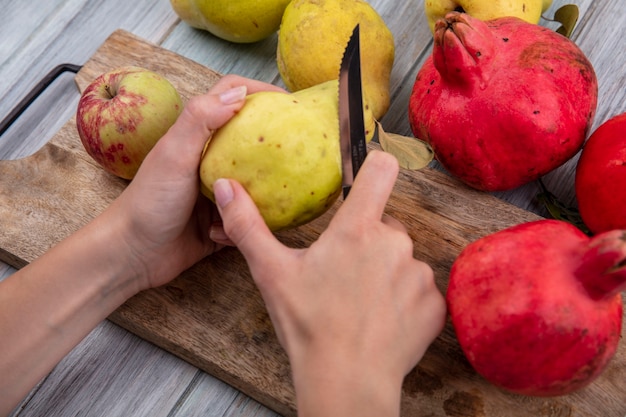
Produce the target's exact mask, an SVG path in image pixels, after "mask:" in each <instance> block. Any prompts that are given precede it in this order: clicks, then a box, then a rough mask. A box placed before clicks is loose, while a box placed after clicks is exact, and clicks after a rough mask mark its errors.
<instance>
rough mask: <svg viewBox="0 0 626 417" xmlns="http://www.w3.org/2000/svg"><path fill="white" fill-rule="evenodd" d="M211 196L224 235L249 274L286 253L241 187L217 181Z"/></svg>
mask: <svg viewBox="0 0 626 417" xmlns="http://www.w3.org/2000/svg"><path fill="white" fill-rule="evenodd" d="M213 193H214V195H215V202H216V205H217V208H218V210H219V212H220V216H221V218H222V222H223V225H224V232H225V233H226V235H227V236H228V238H229V239H230V240H231V241H232V242H233V243H234V244H235V246H237V248H238V249H239V250H240V251H241V253H242V254H243V256H244V257H245V258H246V261H247V262H248V265H249V266H250V269H251V270H252V271H254V270H256V269H257V268H259V267H262V265H265V264H267V262H268V261H269V260H270V259H272V258H276V257H277V256H279V255H278V254H279V253H280V252H281V251H284V250H286V247H285V246H283V244H282V243H280V242H279V241H278V240H277V239H276V237H274V235H273V234H272V232H271V231H270V229H269V228H268V227H267V224H265V220H263V217H261V214H260V213H259V210H258V208H257V207H256V205H255V204H254V201H252V198H250V196H249V195H248V193H247V192H246V190H245V189H244V188H243V187H242V186H241V184H239V183H238V182H237V181H234V180H230V179H223V178H222V179H218V180H217V181H215V183H214V184H213ZM268 254H271V255H268Z"/></svg>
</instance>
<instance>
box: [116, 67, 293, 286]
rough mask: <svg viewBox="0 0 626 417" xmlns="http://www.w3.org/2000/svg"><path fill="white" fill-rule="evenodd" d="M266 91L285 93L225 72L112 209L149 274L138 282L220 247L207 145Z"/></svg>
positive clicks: (161, 276)
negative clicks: (203, 174)
mask: <svg viewBox="0 0 626 417" xmlns="http://www.w3.org/2000/svg"><path fill="white" fill-rule="evenodd" d="M266 90H272V91H284V90H282V89H280V88H278V87H275V86H272V85H270V84H265V83H262V82H259V81H254V80H250V79H247V78H242V77H238V76H234V75H227V76H225V77H223V78H221V79H220V80H219V81H218V82H217V84H216V85H215V86H214V87H213V88H211V90H210V91H209V92H208V93H207V94H205V95H202V96H198V97H193V98H192V99H190V100H189V102H188V103H187V105H186V106H185V109H184V110H183V112H182V113H181V115H180V117H179V118H178V120H177V121H176V123H175V124H174V125H173V126H172V128H171V129H170V130H169V131H168V132H167V134H166V135H165V136H164V137H163V138H161V140H159V142H157V144H156V146H155V147H154V149H153V150H152V151H151V152H150V153H149V154H148V156H147V157H146V159H145V160H144V162H143V163H142V165H141V168H140V170H139V172H138V173H137V175H136V177H135V178H134V179H133V181H132V182H131V183H130V185H129V186H128V187H127V189H126V190H125V191H124V193H123V194H122V195H121V196H120V198H119V199H118V200H117V201H116V202H115V203H114V204H113V205H112V207H111V208H110V209H109V210H108V213H106V216H107V217H109V218H114V217H118V218H119V219H120V220H123V223H122V224H121V226H120V228H121V231H122V233H121V234H120V238H121V241H122V242H124V243H125V244H126V246H127V248H128V252H129V254H131V255H132V261H133V262H132V263H131V265H134V266H135V267H136V268H137V276H139V277H142V279H144V282H142V283H141V287H140V288H148V287H155V286H159V285H162V284H164V283H166V282H167V281H169V280H171V279H172V278H173V277H175V276H176V275H178V274H179V273H180V272H182V271H183V270H185V269H187V268H189V267H190V266H192V265H193V264H194V263H196V262H197V261H199V260H200V259H202V258H203V257H205V256H207V255H209V254H211V253H213V252H215V251H216V250H218V249H219V248H220V247H221V245H219V244H218V243H216V242H214V241H213V240H211V239H210V236H209V232H210V230H211V229H212V228H214V229H215V228H216V226H217V228H216V229H217V230H219V228H220V226H219V225H220V224H221V220H220V218H219V215H218V213H217V210H216V209H215V206H214V205H213V204H212V203H211V202H210V201H209V200H208V199H207V198H206V197H204V196H202V195H201V194H199V188H200V181H199V173H198V169H199V165H200V160H201V156H202V151H203V149H204V145H205V143H206V141H207V139H209V138H210V137H211V135H212V133H213V131H215V130H216V129H218V128H220V127H221V126H223V125H224V124H225V123H226V122H227V121H228V120H230V119H231V118H232V117H233V116H234V115H235V113H237V111H239V109H241V107H242V106H243V104H244V99H245V96H246V94H251V93H254V92H258V91H266ZM118 224H119V223H118Z"/></svg>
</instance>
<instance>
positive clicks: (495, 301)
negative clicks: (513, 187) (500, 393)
mask: <svg viewBox="0 0 626 417" xmlns="http://www.w3.org/2000/svg"><path fill="white" fill-rule="evenodd" d="M625 284H626V231H623V230H614V231H610V232H606V233H604V234H600V235H597V236H595V237H593V238H589V237H588V236H586V235H585V234H584V233H582V232H581V231H580V230H579V229H577V228H576V227H574V226H572V225H571V224H570V223H566V222H563V221H558V220H538V221H535V222H529V223H523V224H520V225H517V226H513V227H510V228H508V229H505V230H502V231H500V232H496V233H493V234H491V235H488V236H486V237H483V238H481V239H478V240H477V241H475V242H473V243H471V244H470V245H468V246H467V247H466V248H465V249H464V250H463V251H462V252H461V254H460V255H459V257H458V258H457V259H456V260H455V262H454V264H453V266H452V269H451V272H450V283H449V287H448V290H447V293H446V299H447V303H448V309H449V312H450V315H451V319H452V324H453V326H454V329H455V332H456V335H457V338H458V340H459V343H460V345H461V347H462V349H463V351H464V353H465V355H466V357H467V359H468V360H469V362H470V363H471V364H472V366H473V367H474V369H475V370H476V371H477V372H478V373H479V374H481V375H483V376H484V377H485V378H486V379H487V380H488V381H490V382H492V383H493V384H495V385H497V386H499V387H501V388H504V389H506V390H509V391H512V392H516V393H519V394H525V395H533V396H556V395H563V394H567V393H569V392H572V391H574V390H577V389H580V388H582V387H584V386H586V385H587V384H589V383H590V382H591V381H593V380H594V378H596V377H597V376H598V375H600V373H601V372H602V371H603V370H604V369H605V368H606V366H607V364H608V363H609V361H610V359H611V358H612V357H613V355H614V353H615V351H616V349H617V345H618V342H619V339H620V332H621V326H622V297H621V295H620V291H621V289H623V288H625Z"/></svg>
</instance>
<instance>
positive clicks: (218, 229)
mask: <svg viewBox="0 0 626 417" xmlns="http://www.w3.org/2000/svg"><path fill="white" fill-rule="evenodd" d="M209 239H211V240H212V241H213V242H224V241H227V240H228V235H226V232H225V231H224V226H223V225H221V224H212V225H211V227H210V228H209Z"/></svg>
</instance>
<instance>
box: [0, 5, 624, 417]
mask: <svg viewBox="0 0 626 417" xmlns="http://www.w3.org/2000/svg"><path fill="white" fill-rule="evenodd" d="M370 3H371V4H372V6H374V7H375V8H376V9H377V10H378V12H379V13H380V14H381V16H382V17H383V18H384V20H385V21H386V23H387V25H388V26H389V27H390V29H391V30H392V32H393V33H394V37H395V41H396V62H395V65H394V69H393V72H392V81H391V84H392V85H391V87H392V105H391V108H390V110H389V112H388V114H387V115H386V116H385V117H384V119H383V120H382V123H383V125H384V127H385V130H387V131H389V132H396V133H400V134H405V135H410V134H411V132H410V129H409V125H408V120H407V117H406V111H407V110H406V109H407V103H408V97H409V94H410V92H411V87H412V84H413V80H414V78H415V74H416V73H417V71H418V69H419V67H420V65H421V63H422V62H423V60H424V59H425V57H426V56H428V54H429V53H430V51H431V47H432V41H431V34H430V32H429V30H428V27H427V25H426V22H425V18H424V17H423V1H422V0H412V1H399V0H372V1H371V2H370ZM566 3H575V4H577V5H578V6H579V8H580V11H581V18H580V21H579V23H578V26H577V27H576V30H575V31H574V34H573V36H572V38H573V39H574V40H575V41H576V43H577V44H578V45H579V46H580V47H581V48H582V49H583V51H584V52H585V53H586V54H587V56H588V57H589V58H590V60H591V61H592V63H593V65H594V67H595V69H596V72H597V75H598V78H599V82H600V95H599V107H598V113H597V116H596V119H595V124H594V128H595V127H597V126H598V125H599V124H600V123H602V122H603V121H605V120H607V119H608V118H610V117H611V116H613V115H616V114H618V113H622V112H624V111H626V51H625V49H626V41H625V39H626V13H624V10H623V6H622V2H621V1H620V0H603V1H595V2H593V1H592V0H565V1H563V0H555V1H554V4H553V6H552V8H551V9H550V10H549V11H548V12H547V15H548V16H551V15H552V13H553V12H554V10H556V8H558V7H559V6H560V5H562V4H566ZM0 16H1V17H0V22H1V23H0V118H1V117H4V116H5V115H6V114H8V113H9V111H10V110H11V109H12V108H13V107H14V106H15V105H16V104H17V103H18V101H19V100H20V99H21V98H22V97H23V96H24V95H25V94H26V93H27V92H28V91H29V90H30V89H31V88H32V87H33V85H35V83H36V82H37V81H38V80H39V79H40V78H41V77H42V76H43V75H44V74H46V73H47V72H48V71H49V70H50V69H51V68H53V67H54V66H56V65H57V64H60V63H64V62H71V63H76V64H82V63H83V62H85V61H86V60H87V59H88V58H89V57H90V56H91V55H92V54H93V53H94V52H95V50H96V49H97V48H98V46H99V45H100V44H101V43H102V42H103V41H104V40H105V39H106V38H107V37H108V36H109V34H110V33H111V32H113V31H114V30H115V29H118V28H123V29H126V30H128V31H130V32H132V33H134V34H136V35H138V36H141V37H143V38H145V39H147V40H150V41H152V42H154V43H158V44H161V45H162V46H164V47H166V48H168V49H170V50H172V51H175V52H177V53H179V54H181V55H184V56H186V57H189V58H191V59H193V60H195V61H197V62H199V63H201V64H204V65H206V66H208V67H210V68H212V69H214V70H216V71H218V72H221V73H224V74H226V73H235V74H240V75H244V76H247V77H251V78H256V79H261V80H264V81H268V82H273V83H275V84H278V85H282V82H281V80H280V77H279V75H278V71H277V69H276V64H275V60H274V59H275V47H276V37H275V36H274V37H271V38H269V39H267V40H265V41H262V42H260V43H257V44H253V45H235V44H231V43H227V42H225V41H222V40H220V39H217V38H215V37H213V36H211V35H210V34H208V33H206V32H202V31H198V30H195V29H191V28H190V27H188V26H187V25H186V24H184V23H181V22H180V21H179V20H178V19H177V16H176V15H175V14H174V13H173V11H172V9H171V6H170V3H169V1H168V0H135V1H132V2H129V1H125V0H107V1H91V0H31V1H23V0H0ZM542 24H545V25H546V26H549V27H554V25H553V24H551V23H549V22H547V21H542ZM78 98H79V96H78V92H77V90H76V87H75V85H74V82H73V77H72V74H70V73H68V74H66V75H63V76H62V77H60V78H59V79H58V80H57V81H56V82H55V83H54V84H53V85H52V86H50V87H49V88H48V89H47V90H46V92H45V93H44V95H43V96H42V97H41V98H40V99H39V100H37V101H36V102H35V103H34V104H33V105H32V106H31V107H30V108H29V109H28V111H27V112H26V113H25V114H24V115H23V117H21V118H20V119H19V120H18V121H17V122H16V123H15V124H14V125H13V126H12V127H11V128H10V129H9V131H7V132H6V133H5V134H4V135H3V136H2V137H0V159H17V158H21V157H24V156H27V155H30V154H32V153H34V152H35V151H36V150H37V149H39V148H40V147H41V146H42V145H43V144H44V143H46V142H47V141H48V140H49V139H50V138H51V137H52V136H53V135H54V133H55V132H56V131H57V130H58V129H59V128H60V127H61V126H62V125H63V124H64V123H65V122H66V121H67V120H68V119H69V118H70V117H71V116H72V115H73V113H74V112H75V108H76V103H77V102H78ZM575 163H576V158H574V159H573V160H572V161H570V162H569V163H567V164H566V165H564V166H563V167H561V168H560V169H558V170H557V171H555V172H553V173H551V174H549V175H548V176H546V178H545V179H544V180H545V184H546V185H547V186H548V187H549V188H550V190H551V191H552V192H553V193H554V194H556V195H557V196H558V197H559V198H561V199H562V200H563V201H564V202H565V203H567V204H574V203H575V197H574V192H573V172H574V169H575ZM538 191H539V190H538V189H537V186H536V185H535V184H530V185H527V186H524V187H520V188H519V189H516V190H514V191H510V192H505V193H498V194H497V195H498V196H499V197H501V198H503V199H505V200H506V201H509V202H511V203H513V204H515V205H517V206H520V207H522V208H525V209H527V210H531V211H534V212H536V213H539V214H541V215H546V213H545V211H544V210H543V208H542V207H541V206H540V204H538V203H537V201H536V199H535V196H536V194H537V192H538ZM13 272H14V270H13V269H12V268H11V267H9V266H7V265H4V264H1V263H0V279H2V278H4V277H6V276H8V275H10V274H11V273H13ZM0 354H1V352H0ZM12 415H13V416H20V417H24V416H47V417H52V416H69V415H81V416H104V415H106V416H151V417H157V416H273V415H275V413H273V412H272V411H270V410H268V409H267V408H265V407H263V406H262V405H259V404H258V403H256V402H255V401H253V400H251V399H249V398H248V397H247V396H245V395H244V394H242V393H240V392H238V391H236V390H234V389H233V388H231V387H230V386H228V385H226V384H224V383H222V382H220V381H218V380H216V379H215V378H213V377H211V376H209V375H207V374H205V373H204V372H202V371H199V370H198V369H197V368H195V367H193V366H191V365H189V364H187V363H186V362H184V361H182V360H180V359H178V358H176V357H174V356H172V355H171V354H169V353H167V352H165V351H163V350H161V349H159V348H157V347H155V346H153V345H151V344H149V343H147V342H145V341H144V340H142V339H139V338H138V337H136V336H134V335H133V334H131V333H128V332H127V331H125V330H123V329H121V328H119V327H117V326H115V325H114V324H112V323H110V322H108V321H104V322H102V323H101V324H100V325H99V326H98V327H97V328H96V329H95V330H94V331H93V332H92V333H91V334H90V335H89V336H88V337H87V338H86V339H85V340H84V341H83V342H82V343H81V344H79V345H78V346H77V347H76V348H75V349H74V350H73V351H72V352H71V353H70V354H69V355H68V356H67V357H66V358H65V359H64V360H63V361H62V362H61V363H60V364H59V365H58V366H57V367H56V368H55V369H54V370H53V371H52V372H51V373H50V374H49V375H48V376H47V377H46V378H45V379H44V380H43V381H41V383H40V384H39V385H38V386H37V387H35V388H34V389H33V391H32V392H31V393H30V394H29V395H28V396H27V398H25V399H24V401H23V402H22V404H21V405H20V406H18V407H17V408H16V409H15V411H14V412H13V414H12ZM599 415H601V414H599ZM620 417H621V416H620Z"/></svg>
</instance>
